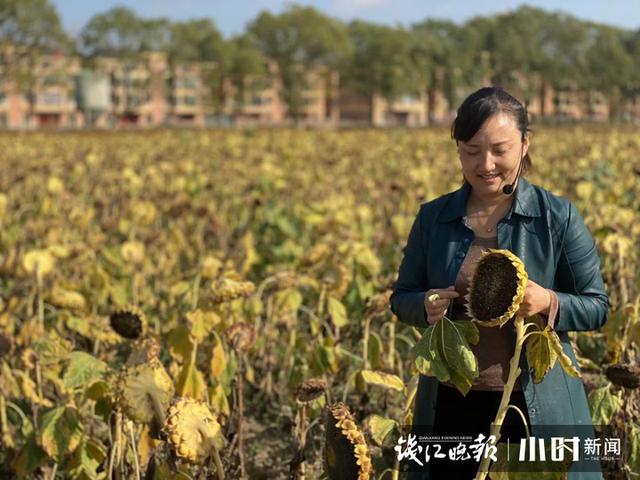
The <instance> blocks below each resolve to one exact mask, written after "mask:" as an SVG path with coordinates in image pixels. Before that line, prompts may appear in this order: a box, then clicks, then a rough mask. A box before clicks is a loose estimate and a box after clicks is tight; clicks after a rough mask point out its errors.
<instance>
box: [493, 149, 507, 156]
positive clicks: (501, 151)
mask: <svg viewBox="0 0 640 480" xmlns="http://www.w3.org/2000/svg"><path fill="white" fill-rule="evenodd" d="M494 153H495V154H496V155H504V154H505V153H507V151H506V150H494Z"/></svg>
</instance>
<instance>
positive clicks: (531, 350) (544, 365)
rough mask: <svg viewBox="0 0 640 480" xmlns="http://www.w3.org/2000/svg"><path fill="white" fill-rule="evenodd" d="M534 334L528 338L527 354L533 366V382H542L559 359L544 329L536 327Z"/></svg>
mask: <svg viewBox="0 0 640 480" xmlns="http://www.w3.org/2000/svg"><path fill="white" fill-rule="evenodd" d="M533 331H535V332H540V334H537V333H536V334H534V335H531V336H529V337H528V338H527V341H526V347H525V348H526V354H527V362H528V363H529V366H530V367H531V368H533V382H534V383H540V382H541V381H542V379H543V378H544V376H545V375H546V374H547V373H548V372H549V370H551V368H552V367H553V366H554V365H555V363H556V360H557V359H558V354H557V353H556V351H555V350H554V349H553V347H552V346H551V340H550V339H549V336H548V335H547V334H546V333H545V331H544V330H541V329H540V328H537V327H536V328H534V330H533Z"/></svg>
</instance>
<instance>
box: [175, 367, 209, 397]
mask: <svg viewBox="0 0 640 480" xmlns="http://www.w3.org/2000/svg"><path fill="white" fill-rule="evenodd" d="M206 388H207V385H206V383H205V380H204V375H202V372H200V370H198V367H196V366H195V365H193V364H192V363H191V362H189V363H186V364H184V365H183V367H182V370H180V374H179V375H178V379H177V380H176V394H177V395H180V396H183V397H191V398H195V399H196V400H203V399H204V397H205V395H204V394H205V389H206Z"/></svg>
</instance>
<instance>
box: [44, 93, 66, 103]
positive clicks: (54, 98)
mask: <svg viewBox="0 0 640 480" xmlns="http://www.w3.org/2000/svg"><path fill="white" fill-rule="evenodd" d="M40 101H41V102H42V103H44V104H45V105H62V101H63V98H62V95H60V94H59V93H43V94H42V95H40Z"/></svg>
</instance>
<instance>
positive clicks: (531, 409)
mask: <svg viewBox="0 0 640 480" xmlns="http://www.w3.org/2000/svg"><path fill="white" fill-rule="evenodd" d="M529 413H530V414H531V415H535V414H536V409H535V407H532V408H530V409H529Z"/></svg>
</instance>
